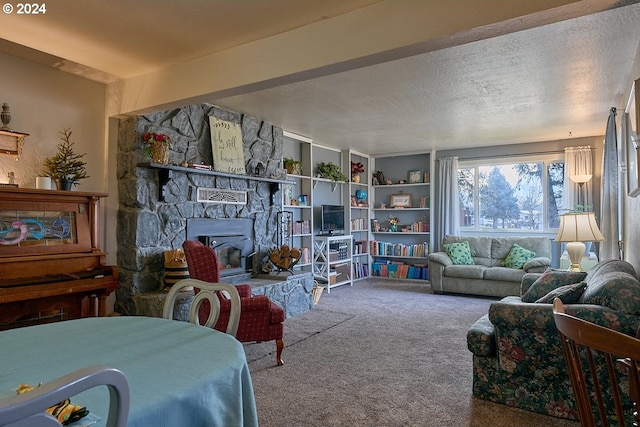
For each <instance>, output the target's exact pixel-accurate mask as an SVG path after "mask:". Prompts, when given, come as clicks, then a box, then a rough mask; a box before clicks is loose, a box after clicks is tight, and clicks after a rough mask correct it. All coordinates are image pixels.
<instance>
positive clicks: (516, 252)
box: [503, 243, 536, 268]
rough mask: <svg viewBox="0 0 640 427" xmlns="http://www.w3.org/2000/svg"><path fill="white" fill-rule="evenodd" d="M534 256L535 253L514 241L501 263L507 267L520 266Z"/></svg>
mask: <svg viewBox="0 0 640 427" xmlns="http://www.w3.org/2000/svg"><path fill="white" fill-rule="evenodd" d="M535 257H536V253H535V252H534V251H530V250H529V249H525V248H523V247H522V246H520V245H519V244H517V243H514V244H513V246H511V250H510V251H509V253H508V254H507V257H506V258H505V259H504V262H503V265H504V267H507V268H522V267H524V263H525V262H527V261H529V260H530V259H534V258H535Z"/></svg>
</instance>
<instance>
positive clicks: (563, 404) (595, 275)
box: [467, 260, 640, 419]
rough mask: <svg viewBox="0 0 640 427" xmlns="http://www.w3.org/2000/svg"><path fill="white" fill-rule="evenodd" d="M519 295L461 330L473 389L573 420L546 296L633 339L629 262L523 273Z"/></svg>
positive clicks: (635, 318)
mask: <svg viewBox="0 0 640 427" xmlns="http://www.w3.org/2000/svg"><path fill="white" fill-rule="evenodd" d="M521 295H522V296H521V297H515V296H511V297H505V298H503V299H502V300H500V301H497V302H494V303H492V304H491V306H490V307H489V313H488V314H486V315H485V316H483V317H481V318H480V319H479V320H478V321H477V322H476V323H474V324H473V325H472V326H471V328H470V330H469V331H468V333H467V345H468V348H469V350H470V351H471V352H472V353H473V394H474V395H475V396H477V397H479V398H481V399H484V400H489V401H492V402H496V403H502V404H506V405H509V406H513V407H517V408H520V409H525V410H529V411H534V412H539V413H543V414H546V415H552V416H555V417H560V418H570V419H577V409H576V404H575V401H574V398H573V390H572V388H571V383H570V380H569V377H568V374H567V370H566V365H565V360H564V355H563V351H562V347H561V345H560V337H559V334H558V331H557V329H556V327H555V323H554V319H553V311H552V304H551V303H552V301H553V298H555V297H559V298H561V299H562V300H563V302H564V303H565V309H566V312H567V313H569V314H571V315H573V316H576V317H579V318H582V319H585V320H588V321H590V322H593V323H596V324H599V325H601V326H605V327H607V328H611V329H614V330H617V331H619V332H622V333H624V334H627V335H632V336H635V335H636V333H637V331H638V327H639V326H640V282H638V279H637V276H636V272H635V270H634V268H633V266H631V264H629V263H627V262H625V261H618V260H610V261H603V262H600V263H599V264H597V265H596V266H595V267H594V268H593V269H592V270H591V271H590V272H589V273H588V274H586V275H585V274H584V273H582V275H579V274H575V273H573V272H567V271H556V270H548V271H546V272H545V273H544V274H543V275H542V276H541V275H539V274H534V275H531V274H529V275H525V276H524V277H523V279H522V289H521ZM523 300H524V301H523ZM525 301H529V302H525Z"/></svg>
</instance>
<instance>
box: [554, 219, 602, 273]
mask: <svg viewBox="0 0 640 427" xmlns="http://www.w3.org/2000/svg"><path fill="white" fill-rule="evenodd" d="M603 240H604V236H603V235H602V233H601V232H600V229H599V228H598V224H596V217H595V215H594V213H593V212H576V213H567V214H564V215H560V227H559V228H558V234H557V235H556V238H555V241H556V242H569V243H567V253H568V254H569V259H570V260H571V267H569V270H570V271H582V267H580V262H581V261H582V257H583V256H584V252H585V245H584V243H583V242H601V241H603Z"/></svg>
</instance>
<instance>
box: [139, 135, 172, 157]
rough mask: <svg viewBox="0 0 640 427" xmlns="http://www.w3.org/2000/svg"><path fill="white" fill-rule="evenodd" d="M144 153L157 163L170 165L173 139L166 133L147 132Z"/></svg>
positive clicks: (144, 140) (144, 139)
mask: <svg viewBox="0 0 640 427" xmlns="http://www.w3.org/2000/svg"><path fill="white" fill-rule="evenodd" d="M143 142H144V147H143V149H142V152H143V153H144V154H145V155H146V156H147V157H149V158H150V159H151V161H152V162H155V163H164V164H167V163H169V147H170V146H171V139H169V137H168V136H167V135H165V134H164V133H156V132H147V133H145V134H144V138H143Z"/></svg>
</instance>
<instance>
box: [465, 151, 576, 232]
mask: <svg viewBox="0 0 640 427" xmlns="http://www.w3.org/2000/svg"><path fill="white" fill-rule="evenodd" d="M487 163H489V162H487ZM563 186H564V162H563V161H562V160H548V161H535V162H519V163H502V164H496V163H495V162H494V163H493V164H480V163H478V164H475V165H464V164H463V165H462V166H461V167H460V169H459V170H458V191H459V196H460V228H462V229H467V230H478V231H525V232H526V231H538V232H540V231H552V230H553V229H557V228H558V224H559V219H558V218H559V214H560V213H561V212H560V207H561V206H562V189H563Z"/></svg>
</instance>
